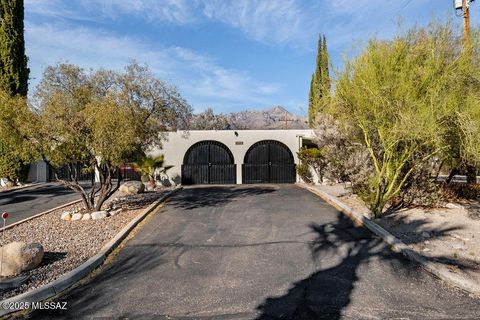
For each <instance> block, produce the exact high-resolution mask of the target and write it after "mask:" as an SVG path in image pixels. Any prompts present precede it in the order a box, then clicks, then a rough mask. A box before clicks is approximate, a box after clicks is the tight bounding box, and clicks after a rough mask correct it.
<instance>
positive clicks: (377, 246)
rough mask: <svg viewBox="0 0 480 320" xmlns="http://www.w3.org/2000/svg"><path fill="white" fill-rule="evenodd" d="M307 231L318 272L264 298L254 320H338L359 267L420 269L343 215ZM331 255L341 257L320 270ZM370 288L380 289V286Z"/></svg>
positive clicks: (409, 273)
mask: <svg viewBox="0 0 480 320" xmlns="http://www.w3.org/2000/svg"><path fill="white" fill-rule="evenodd" d="M310 228H311V230H312V232H314V233H315V234H316V239H315V240H314V241H313V242H312V243H311V245H310V248H311V254H312V259H313V260H314V261H315V263H316V265H317V269H319V271H317V272H315V273H313V274H312V275H311V276H310V277H308V278H306V279H303V280H301V281H298V282H295V283H293V284H292V287H291V288H290V289H289V291H288V292H287V294H285V295H284V296H280V297H270V298H267V299H266V300H265V301H264V302H263V303H262V304H261V305H259V306H258V307H257V310H258V311H259V312H260V315H259V316H258V317H257V320H273V319H341V318H342V311H343V310H344V309H345V308H346V307H347V306H349V305H350V303H351V294H352V292H353V290H354V288H355V283H356V282H357V281H358V280H359V277H360V275H359V273H358V269H359V267H360V266H362V265H363V264H367V263H368V262H369V261H370V260H372V259H380V260H382V261H385V262H387V263H388V265H389V266H390V267H391V268H392V269H393V270H395V273H398V274H403V275H407V276H413V277H414V276H415V274H417V273H418V271H419V269H420V268H419V267H418V266H417V265H415V264H413V263H411V262H410V261H409V260H407V259H405V258H404V257H403V256H401V255H400V254H398V253H393V252H392V251H391V250H390V249H388V248H387V247H386V246H385V244H384V243H383V241H382V240H380V239H379V238H376V237H374V236H373V235H372V234H371V233H370V231H368V230H366V229H364V228H362V227H356V226H355V225H354V224H353V223H352V222H351V220H350V219H348V218H347V217H345V216H344V215H343V214H339V215H338V218H337V222H336V223H333V224H332V223H329V224H325V225H318V224H312V225H310ZM422 231H423V230H422ZM446 231H447V230H437V231H436V234H437V235H438V236H441V235H442V234H443V233H444V232H446ZM420 232H421V231H420ZM332 256H341V257H342V258H341V259H340V261H339V262H338V263H337V264H335V265H333V266H331V265H329V266H325V267H322V266H321V262H322V258H325V261H328V260H329V258H330V257H332ZM437 258H438V259H441V257H437ZM450 262H454V263H459V262H458V261H452V260H450ZM464 267H465V268H468V267H467V266H464ZM379 281H381V280H379ZM371 285H375V287H381V286H382V283H381V282H380V283H378V284H377V283H375V284H371ZM379 290H381V289H380V288H379ZM397 302H398V301H397ZM385 312H388V310H385ZM376 316H379V317H380V318H384V317H386V318H390V317H392V316H393V315H392V314H388V313H387V314H382V315H376ZM395 316H397V317H398V316H401V315H398V314H395ZM359 318H361V317H360V316H359Z"/></svg>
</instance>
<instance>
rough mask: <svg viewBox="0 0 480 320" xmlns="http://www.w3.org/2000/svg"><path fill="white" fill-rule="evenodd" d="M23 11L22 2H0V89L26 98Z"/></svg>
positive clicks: (14, 0)
mask: <svg viewBox="0 0 480 320" xmlns="http://www.w3.org/2000/svg"><path fill="white" fill-rule="evenodd" d="M23 11H24V10H23V0H0V89H1V90H3V91H5V92H8V93H10V94H11V95H12V96H14V95H17V94H18V95H21V96H24V97H26V96H27V91H28V74H29V69H28V67H27V61H28V59H27V56H26V55H25V40H24V24H23V15H24V14H23Z"/></svg>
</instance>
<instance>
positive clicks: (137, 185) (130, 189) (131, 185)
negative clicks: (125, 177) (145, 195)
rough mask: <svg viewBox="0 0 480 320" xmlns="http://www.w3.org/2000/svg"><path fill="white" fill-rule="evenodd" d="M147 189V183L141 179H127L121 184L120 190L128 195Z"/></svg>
mask: <svg viewBox="0 0 480 320" xmlns="http://www.w3.org/2000/svg"><path fill="white" fill-rule="evenodd" d="M143 191H145V185H144V184H143V182H141V181H127V182H124V183H123V184H122V185H121V186H120V192H122V193H123V194H126V195H131V194H138V193H142V192H143Z"/></svg>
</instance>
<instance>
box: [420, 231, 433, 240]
mask: <svg viewBox="0 0 480 320" xmlns="http://www.w3.org/2000/svg"><path fill="white" fill-rule="evenodd" d="M430 237H431V234H430V233H428V232H426V231H423V232H422V238H427V239H428V238H430Z"/></svg>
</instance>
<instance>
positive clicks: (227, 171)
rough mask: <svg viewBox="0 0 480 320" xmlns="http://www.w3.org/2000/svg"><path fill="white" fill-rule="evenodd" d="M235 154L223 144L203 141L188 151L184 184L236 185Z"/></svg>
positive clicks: (184, 168) (184, 161)
mask: <svg viewBox="0 0 480 320" xmlns="http://www.w3.org/2000/svg"><path fill="white" fill-rule="evenodd" d="M236 172H237V170H236V165H235V164H234V159H233V154H232V153H231V151H230V150H229V149H228V147H227V146H225V145H224V144H223V143H220V142H218V141H210V140H209V141H201V142H198V143H196V144H194V145H193V146H191V147H190V149H188V151H187V153H186V154H185V157H184V159H183V165H182V184H186V185H188V184H235V183H236V182H237V179H236Z"/></svg>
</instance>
